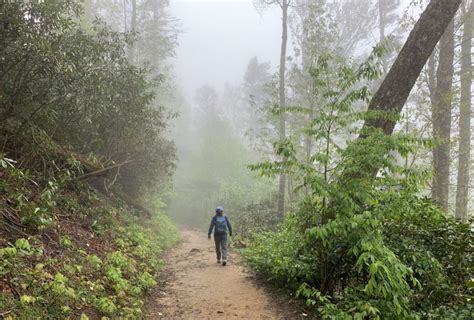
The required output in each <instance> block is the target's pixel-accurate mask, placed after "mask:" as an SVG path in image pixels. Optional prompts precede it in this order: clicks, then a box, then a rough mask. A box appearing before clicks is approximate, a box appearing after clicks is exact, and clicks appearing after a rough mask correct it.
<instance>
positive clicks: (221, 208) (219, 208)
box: [216, 206, 224, 213]
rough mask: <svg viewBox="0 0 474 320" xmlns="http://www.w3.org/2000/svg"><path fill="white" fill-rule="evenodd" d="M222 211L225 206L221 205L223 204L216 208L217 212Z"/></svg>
mask: <svg viewBox="0 0 474 320" xmlns="http://www.w3.org/2000/svg"><path fill="white" fill-rule="evenodd" d="M222 212H224V208H223V207H221V206H218V207H217V208H216V213H222Z"/></svg>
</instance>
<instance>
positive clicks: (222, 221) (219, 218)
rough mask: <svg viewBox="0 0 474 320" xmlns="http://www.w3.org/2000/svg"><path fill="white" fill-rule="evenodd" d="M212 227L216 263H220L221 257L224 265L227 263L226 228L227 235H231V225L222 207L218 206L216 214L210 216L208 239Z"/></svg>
mask: <svg viewBox="0 0 474 320" xmlns="http://www.w3.org/2000/svg"><path fill="white" fill-rule="evenodd" d="M212 229H214V242H215V243H216V255H217V263H221V258H222V265H223V266H225V265H226V264H227V230H229V236H231V237H232V225H231V224H230V221H229V218H228V217H227V216H225V215H224V208H222V207H220V206H219V207H217V208H216V215H215V216H214V217H212V220H211V225H210V226H209V232H208V234H207V236H208V238H209V239H211V233H212Z"/></svg>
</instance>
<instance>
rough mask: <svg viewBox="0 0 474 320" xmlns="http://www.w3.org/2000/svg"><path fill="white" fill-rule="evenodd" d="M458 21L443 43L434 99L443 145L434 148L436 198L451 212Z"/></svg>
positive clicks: (437, 132)
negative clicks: (455, 44)
mask: <svg viewBox="0 0 474 320" xmlns="http://www.w3.org/2000/svg"><path fill="white" fill-rule="evenodd" d="M453 63H454V22H453V21H451V23H450V24H449V25H448V28H447V29H446V32H445V33H444V34H443V36H442V37H441V41H440V44H439V62H438V70H437V72H436V89H435V92H434V101H432V118H433V137H434V138H435V139H437V140H439V141H441V144H440V145H438V146H437V147H435V148H434V149H433V165H434V177H433V184H432V187H431V190H432V199H433V201H434V202H436V203H437V204H438V205H439V206H440V207H441V208H443V210H445V211H448V197H449V163H450V161H449V151H450V142H451V141H450V140H451V102H452V85H453V75H454V66H453Z"/></svg>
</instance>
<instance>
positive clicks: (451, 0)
mask: <svg viewBox="0 0 474 320" xmlns="http://www.w3.org/2000/svg"><path fill="white" fill-rule="evenodd" d="M460 4H461V0H431V2H430V3H429V4H428V6H427V7H426V9H425V11H424V12H423V13H422V15H421V17H420V19H419V20H418V22H417V23H416V24H415V26H414V28H413V30H412V31H411V32H410V35H409V36H408V39H407V41H406V42H405V45H404V46H403V48H402V50H401V51H400V53H399V54H398V57H397V59H396V60H395V62H394V63H393V66H392V67H391V69H390V71H389V73H388V74H387V76H386V77H385V79H384V81H383V82H382V85H381V86H380V88H379V89H378V90H377V92H376V93H375V94H374V96H373V97H372V100H371V101H370V103H369V107H368V111H369V112H371V111H382V112H389V113H393V114H394V115H395V116H399V115H400V112H401V111H402V109H403V106H404V104H405V102H406V101H407V98H408V95H409V94H410V91H411V89H412V88H413V86H414V85H415V82H416V80H417V78H418V76H419V75H420V73H421V70H422V69H423V66H424V65H425V64H426V62H427V60H428V58H429V57H430V55H431V53H432V52H433V49H434V48H435V46H436V44H437V43H438V41H439V39H440V38H441V36H442V35H443V33H444V32H445V30H446V28H447V27H448V25H449V23H450V22H451V21H452V20H453V18H454V16H455V14H456V12H457V10H458V8H459V5H460ZM434 21H436V23H433V22H434ZM395 124H396V120H395V119H393V118H392V117H387V116H385V115H382V116H376V117H373V118H371V119H368V120H367V121H366V122H365V124H364V126H365V127H372V128H378V129H382V130H383V132H384V133H385V134H388V135H389V134H392V132H393V129H394V128H395ZM361 138H364V136H361Z"/></svg>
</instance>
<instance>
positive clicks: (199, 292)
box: [146, 230, 307, 319]
mask: <svg viewBox="0 0 474 320" xmlns="http://www.w3.org/2000/svg"><path fill="white" fill-rule="evenodd" d="M182 235H183V241H182V242H181V243H180V244H179V245H178V246H177V247H176V248H175V249H173V250H171V251H170V252H169V253H168V254H167V256H166V260H167V267H166V269H165V271H164V274H163V278H164V279H162V281H163V282H164V283H163V284H162V285H160V286H159V287H160V289H157V291H156V292H155V293H154V294H153V295H152V297H151V298H150V300H149V302H148V306H147V317H146V318H147V319H215V318H219V319H300V318H301V311H296V310H289V306H288V305H287V304H286V303H281V301H280V303H279V302H278V301H277V300H278V299H276V300H275V299H273V298H272V297H274V295H272V294H271V293H270V292H268V289H266V288H264V287H261V286H259V285H258V282H257V281H255V280H254V279H253V278H252V277H251V276H250V274H248V273H246V272H245V269H244V268H243V266H242V265H241V263H240V257H239V256H238V255H236V254H235V253H233V252H232V251H231V252H230V257H229V263H228V264H227V266H225V267H223V266H221V265H219V264H217V263H216V258H215V254H214V248H213V245H214V241H213V240H208V239H207V235H206V234H204V233H202V232H197V231H190V230H185V231H182ZM293 309H295V308H293ZM305 319H307V318H305Z"/></svg>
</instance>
